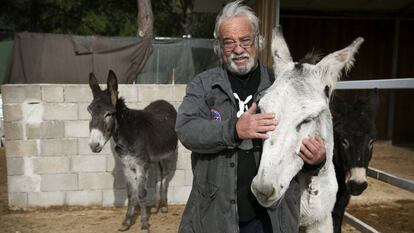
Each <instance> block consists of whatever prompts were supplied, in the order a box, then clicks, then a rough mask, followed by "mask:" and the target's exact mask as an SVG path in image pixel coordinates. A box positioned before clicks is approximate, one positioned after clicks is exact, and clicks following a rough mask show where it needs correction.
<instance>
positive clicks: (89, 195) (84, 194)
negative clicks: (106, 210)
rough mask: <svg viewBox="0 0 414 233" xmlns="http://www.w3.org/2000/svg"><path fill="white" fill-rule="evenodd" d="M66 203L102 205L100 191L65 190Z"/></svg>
mask: <svg viewBox="0 0 414 233" xmlns="http://www.w3.org/2000/svg"><path fill="white" fill-rule="evenodd" d="M65 204H66V205H80V206H88V205H102V191H70V192H66V203H65Z"/></svg>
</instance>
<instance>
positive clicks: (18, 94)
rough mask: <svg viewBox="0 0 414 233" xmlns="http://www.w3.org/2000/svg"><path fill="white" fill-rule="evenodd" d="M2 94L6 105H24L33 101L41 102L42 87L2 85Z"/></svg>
mask: <svg viewBox="0 0 414 233" xmlns="http://www.w3.org/2000/svg"><path fill="white" fill-rule="evenodd" d="M1 93H2V98H3V103H5V104H13V103H23V102H24V101H27V100H33V99H35V100H37V101H40V99H41V94H40V86H37V85H16V84H11V85H10V84H9V85H2V87H1Z"/></svg>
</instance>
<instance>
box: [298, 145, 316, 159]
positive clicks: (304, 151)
mask: <svg viewBox="0 0 414 233" xmlns="http://www.w3.org/2000/svg"><path fill="white" fill-rule="evenodd" d="M300 154H302V155H303V156H304V157H305V158H306V159H307V160H311V159H312V158H313V154H312V152H310V151H309V150H308V148H306V146H305V145H303V144H302V145H301V146H300ZM301 157H302V156H301Z"/></svg>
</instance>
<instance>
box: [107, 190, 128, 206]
mask: <svg viewBox="0 0 414 233" xmlns="http://www.w3.org/2000/svg"><path fill="white" fill-rule="evenodd" d="M102 193H103V201H102V205H103V206H104V207H123V206H126V205H127V204H128V197H127V192H126V189H114V190H104V191H102Z"/></svg>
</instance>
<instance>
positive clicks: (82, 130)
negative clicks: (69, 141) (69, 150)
mask: <svg viewBox="0 0 414 233" xmlns="http://www.w3.org/2000/svg"><path fill="white" fill-rule="evenodd" d="M65 137H67V138H82V137H84V138H86V137H89V121H65Z"/></svg>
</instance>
